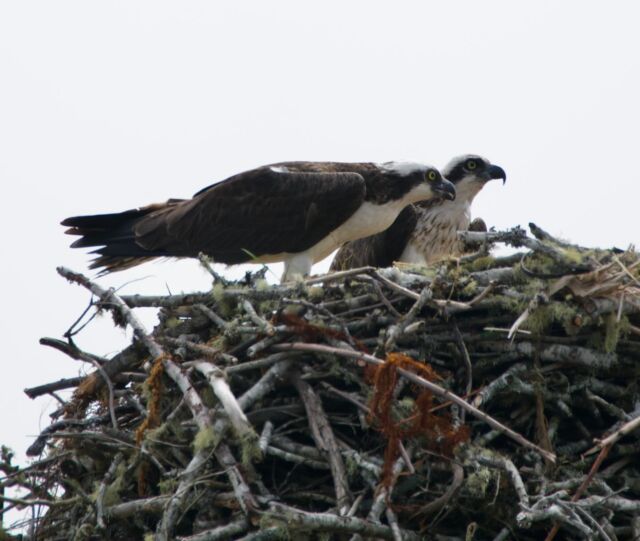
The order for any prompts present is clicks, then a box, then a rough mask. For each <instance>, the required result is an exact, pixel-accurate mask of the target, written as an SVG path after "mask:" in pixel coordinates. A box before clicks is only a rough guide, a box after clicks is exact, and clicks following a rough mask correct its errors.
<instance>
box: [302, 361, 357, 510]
mask: <svg viewBox="0 0 640 541" xmlns="http://www.w3.org/2000/svg"><path fill="white" fill-rule="evenodd" d="M291 377H292V382H293V384H294V386H295V387H296V389H297V391H298V393H299V394H300V398H301V399H302V402H303V404H304V406H305V408H306V410H307V420H308V421H309V427H310V428H311V434H312V436H313V439H314V440H315V442H316V445H317V446H318V447H319V448H320V449H322V450H323V451H325V452H326V453H327V458H328V459H329V465H330V466H331V474H332V476H333V485H334V488H335V491H336V502H337V505H338V512H339V514H340V515H346V513H347V512H348V511H349V506H350V505H351V504H350V500H351V496H350V494H349V485H348V484H347V472H346V469H345V467H344V462H343V461H342V455H341V454H340V450H339V449H338V443H337V442H336V439H335V436H334V434H333V430H332V429H331V424H330V423H329V420H328V419H327V416H326V414H325V413H324V409H323V408H322V402H321V400H320V397H319V396H318V395H317V394H316V393H315V391H314V390H313V388H312V387H311V386H310V385H309V384H308V383H307V382H306V381H304V380H303V379H302V378H301V377H300V373H299V372H294V373H293V374H292V376H291Z"/></svg>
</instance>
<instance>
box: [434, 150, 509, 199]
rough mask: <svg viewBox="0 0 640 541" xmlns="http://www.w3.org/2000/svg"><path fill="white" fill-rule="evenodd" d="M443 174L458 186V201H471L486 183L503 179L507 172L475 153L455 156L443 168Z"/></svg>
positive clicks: (503, 180) (505, 177)
mask: <svg viewBox="0 0 640 541" xmlns="http://www.w3.org/2000/svg"><path fill="white" fill-rule="evenodd" d="M442 174H443V175H444V176H445V177H446V178H447V179H448V180H450V181H451V182H452V183H453V185H454V186H455V187H456V194H457V197H458V201H461V202H467V203H471V201H472V200H473V198H474V197H475V196H476V195H477V194H478V192H479V191H480V190H482V188H483V187H484V185H485V184H486V183H487V182H489V181H490V180H494V179H502V183H503V184H504V183H505V182H506V180H507V174H506V173H505V172H504V169H502V167H500V166H498V165H493V164H492V163H491V162H490V161H489V160H487V159H486V158H483V157H482V156H476V155H475V154H466V155H464V156H458V157H456V158H453V159H452V160H451V161H450V162H449V163H448V164H447V165H446V166H445V167H444V169H443V170H442Z"/></svg>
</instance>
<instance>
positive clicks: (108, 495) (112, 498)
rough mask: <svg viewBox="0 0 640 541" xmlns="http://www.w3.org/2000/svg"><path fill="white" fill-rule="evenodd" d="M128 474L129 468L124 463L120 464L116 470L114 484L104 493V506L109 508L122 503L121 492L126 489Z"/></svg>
mask: <svg viewBox="0 0 640 541" xmlns="http://www.w3.org/2000/svg"><path fill="white" fill-rule="evenodd" d="M126 472H127V466H126V465H125V463H124V462H120V464H119V465H118V468H117V469H116V475H115V478H114V480H113V482H112V483H111V484H110V485H109V486H108V487H107V490H105V492H104V506H105V507H109V506H110V505H115V504H117V503H120V500H121V498H120V492H121V491H122V490H123V489H124V488H125V486H126V484H127V480H126V479H125V474H126Z"/></svg>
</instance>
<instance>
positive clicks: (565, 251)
mask: <svg viewBox="0 0 640 541" xmlns="http://www.w3.org/2000/svg"><path fill="white" fill-rule="evenodd" d="M560 251H561V252H562V255H563V256H564V257H565V258H566V259H567V261H570V262H571V263H582V262H583V261H584V260H585V259H586V257H587V256H588V254H589V252H584V251H583V252H581V251H580V250H577V249H576V248H571V247H568V248H561V249H560Z"/></svg>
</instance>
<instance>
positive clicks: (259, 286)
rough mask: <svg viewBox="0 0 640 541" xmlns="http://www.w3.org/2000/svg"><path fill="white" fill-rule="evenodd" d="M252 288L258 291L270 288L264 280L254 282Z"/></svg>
mask: <svg viewBox="0 0 640 541" xmlns="http://www.w3.org/2000/svg"><path fill="white" fill-rule="evenodd" d="M253 287H254V288H255V289H256V290H258V291H266V290H267V289H269V287H270V286H269V282H267V281H266V280H265V279H264V278H261V279H259V280H256V282H255V284H254V285H253Z"/></svg>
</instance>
